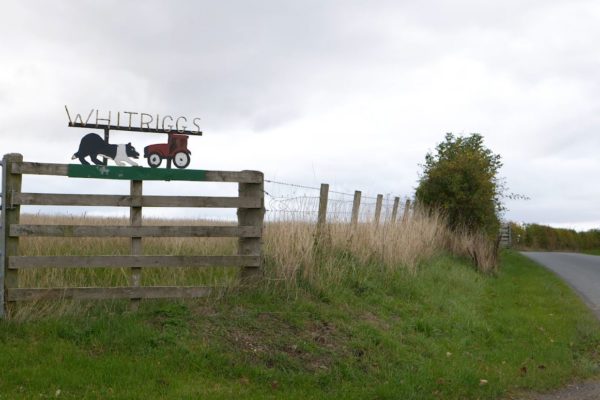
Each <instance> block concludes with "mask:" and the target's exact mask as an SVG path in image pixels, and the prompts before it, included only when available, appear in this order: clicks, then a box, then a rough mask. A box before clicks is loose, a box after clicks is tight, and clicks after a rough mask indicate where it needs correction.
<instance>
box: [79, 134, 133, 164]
mask: <svg viewBox="0 0 600 400" xmlns="http://www.w3.org/2000/svg"><path fill="white" fill-rule="evenodd" d="M87 156H90V160H92V162H93V163H94V164H96V165H103V164H102V161H100V160H98V156H104V157H106V158H110V159H111V160H113V161H114V162H115V163H116V164H117V165H120V166H123V165H125V163H128V164H130V165H134V166H136V167H137V163H136V162H135V161H133V160H131V159H130V158H129V157H132V158H139V157H140V153H138V152H137V151H135V148H134V147H133V146H132V145H131V143H127V144H108V143H106V142H105V141H104V139H102V138H101V137H100V135H98V134H96V133H88V134H87V135H85V136H84V137H83V138H81V143H79V150H78V151H77V153H75V154H73V157H71V159H72V160H74V159H76V158H78V159H79V161H80V162H81V163H82V164H84V165H90V163H89V162H87V161H86V160H85V157H87Z"/></svg>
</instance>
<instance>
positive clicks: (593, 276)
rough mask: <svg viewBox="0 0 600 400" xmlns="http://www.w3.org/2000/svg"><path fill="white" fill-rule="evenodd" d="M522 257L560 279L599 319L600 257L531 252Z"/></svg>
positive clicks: (524, 253)
mask: <svg viewBox="0 0 600 400" xmlns="http://www.w3.org/2000/svg"><path fill="white" fill-rule="evenodd" d="M523 255H525V256H527V257H529V258H531V259H532V260H534V261H536V262H537V263H539V264H542V265H543V266H545V267H546V268H548V269H550V270H552V271H554V272H555V273H556V274H557V275H559V276H560V277H562V278H563V279H564V280H565V281H566V282H567V283H568V284H569V285H571V287H572V288H573V289H575V291H576V292H577V293H579V295H580V296H581V297H583V299H584V300H585V302H586V303H587V304H588V306H589V307H590V308H591V309H592V310H593V311H594V313H595V314H596V316H598V318H600V256H590V255H587V254H578V253H554V252H552V253H544V252H533V251H527V252H523Z"/></svg>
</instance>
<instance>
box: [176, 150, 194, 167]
mask: <svg viewBox="0 0 600 400" xmlns="http://www.w3.org/2000/svg"><path fill="white" fill-rule="evenodd" d="M173 163H174V164H175V166H176V167H177V168H185V167H187V166H188V165H190V156H189V154H188V153H184V152H182V151H180V152H179V153H175V156H174V157H173Z"/></svg>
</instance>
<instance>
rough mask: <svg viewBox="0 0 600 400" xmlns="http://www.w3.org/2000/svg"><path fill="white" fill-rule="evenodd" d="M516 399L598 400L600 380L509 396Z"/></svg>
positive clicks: (599, 396)
mask: <svg viewBox="0 0 600 400" xmlns="http://www.w3.org/2000/svg"><path fill="white" fill-rule="evenodd" d="M508 399H511V400H512V399H514V400H598V399H600V382H598V381H594V382H581V383H574V384H570V385H567V386H566V387H564V388H562V389H560V390H558V391H556V392H552V393H541V394H527V395H525V394H520V395H513V396H509V397H508Z"/></svg>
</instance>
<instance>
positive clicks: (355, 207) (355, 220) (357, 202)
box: [351, 190, 361, 226]
mask: <svg viewBox="0 0 600 400" xmlns="http://www.w3.org/2000/svg"><path fill="white" fill-rule="evenodd" d="M360 196H361V192H360V190H355V191H354V201H353V202H352V220H351V224H352V226H356V224H358V211H359V209H360Z"/></svg>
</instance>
